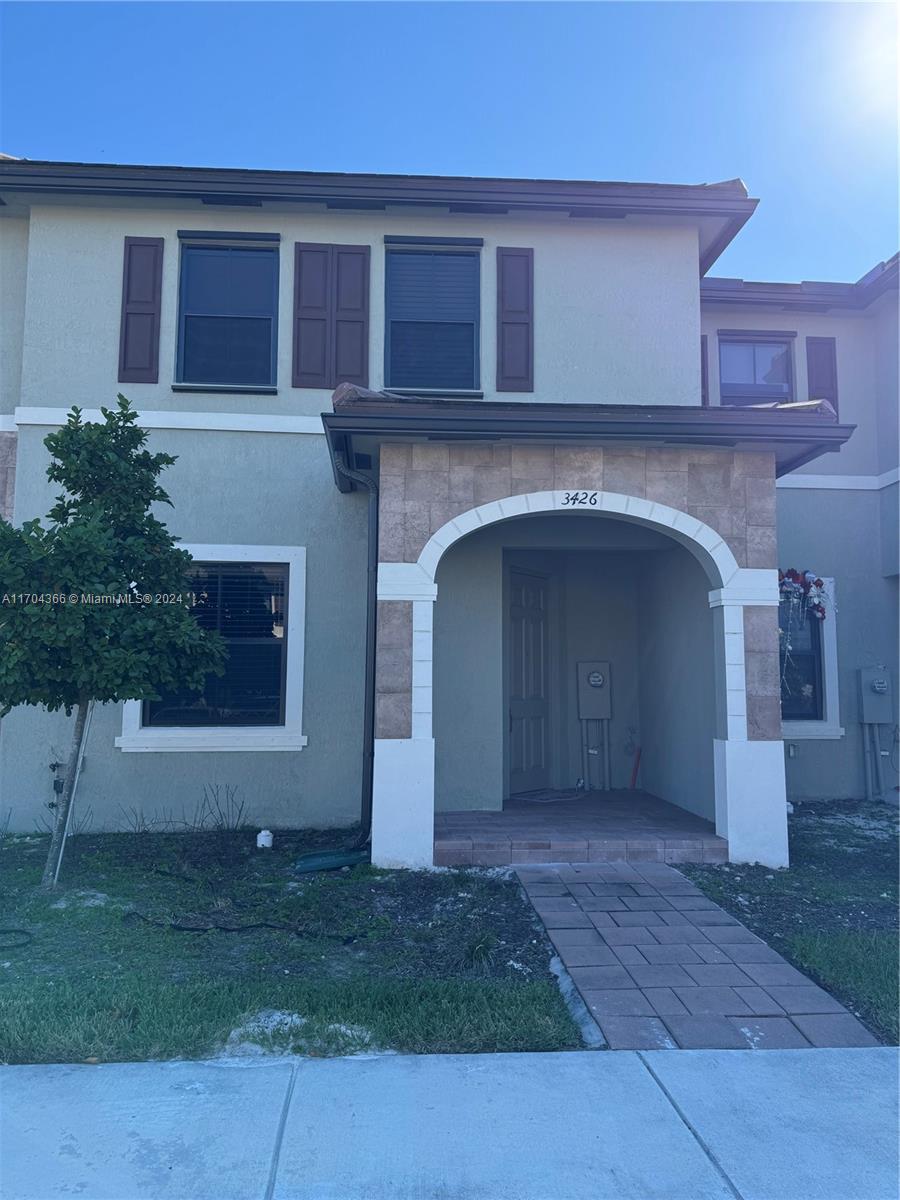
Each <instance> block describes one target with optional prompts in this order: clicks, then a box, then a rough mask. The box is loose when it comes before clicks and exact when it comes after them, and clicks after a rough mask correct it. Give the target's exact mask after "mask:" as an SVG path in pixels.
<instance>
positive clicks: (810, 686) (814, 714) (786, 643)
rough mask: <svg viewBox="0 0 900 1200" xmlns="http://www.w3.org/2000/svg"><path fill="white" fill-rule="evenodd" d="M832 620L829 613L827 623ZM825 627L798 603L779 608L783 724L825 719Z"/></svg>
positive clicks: (781, 605) (786, 604) (780, 605)
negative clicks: (823, 644)
mask: <svg viewBox="0 0 900 1200" xmlns="http://www.w3.org/2000/svg"><path fill="white" fill-rule="evenodd" d="M828 619H831V620H833V615H832V614H829V616H828V617H827V618H826V620H828ZM822 625H823V622H822V621H821V620H820V619H819V618H818V617H817V616H816V615H815V614H814V613H812V612H805V611H803V609H802V608H801V607H800V606H799V605H797V604H791V603H785V602H782V603H781V604H779V606H778V628H779V648H780V663H781V716H782V720H784V721H821V720H823V719H824V716H825V698H824V692H823V675H822Z"/></svg>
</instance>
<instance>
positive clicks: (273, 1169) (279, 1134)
mask: <svg viewBox="0 0 900 1200" xmlns="http://www.w3.org/2000/svg"><path fill="white" fill-rule="evenodd" d="M296 1079H297V1068H296V1066H293V1065H292V1066H291V1077H290V1079H289V1080H288V1085H287V1090H286V1091H285V1093H284V1101H283V1102H282V1105H281V1116H280V1117H279V1118H278V1128H277V1129H276V1131H275V1145H274V1147H273V1148H272V1162H271V1164H270V1166H269V1178H268V1180H267V1182H266V1190H265V1193H264V1195H263V1200H272V1197H273V1196H274V1195H275V1180H276V1178H277V1176H278V1160H279V1158H280V1157H281V1143H282V1142H283V1141H284V1130H285V1126H286V1125H287V1118H288V1112H289V1111H290V1107H291V1100H292V1099H293V1096H294V1083H295V1081H296Z"/></svg>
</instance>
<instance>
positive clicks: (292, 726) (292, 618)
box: [115, 543, 307, 754]
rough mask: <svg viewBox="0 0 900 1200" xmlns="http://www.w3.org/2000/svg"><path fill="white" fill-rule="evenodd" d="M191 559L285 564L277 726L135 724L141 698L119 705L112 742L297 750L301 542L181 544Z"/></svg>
mask: <svg viewBox="0 0 900 1200" xmlns="http://www.w3.org/2000/svg"><path fill="white" fill-rule="evenodd" d="M181 548H182V549H184V550H187V551H188V552H189V553H190V554H191V556H192V557H193V558H194V559H196V560H197V562H258V563H287V567H288V605H287V664H286V671H285V698H284V724H283V725H243V726H241V725H228V726H209V727H208V728H196V727H193V728H190V729H176V728H172V727H168V728H166V727H152V726H147V727H145V726H142V725H141V711H142V702H141V701H140V700H126V701H125V703H124V704H123V706H122V736H121V737H117V738H116V742H115V744H116V746H117V747H118V748H119V749H120V750H122V751H124V752H125V753H131V754H149V753H155V752H158V751H166V752H176V753H177V752H185V751H194V752H198V751H215V752H217V753H222V752H225V753H228V752H234V751H245V750H266V751H273V750H302V749H303V747H304V746H305V745H306V744H307V739H306V737H304V735H303V732H302V728H301V725H302V718H303V659H304V649H305V640H306V636H305V635H306V547H305V546H220V545H200V544H185V543H182V544H181Z"/></svg>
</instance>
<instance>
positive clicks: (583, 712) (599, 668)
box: [578, 662, 612, 721]
mask: <svg viewBox="0 0 900 1200" xmlns="http://www.w3.org/2000/svg"><path fill="white" fill-rule="evenodd" d="M610 688H611V685H610V679H609V663H608V662H580V663H579V664H578V716H579V718H580V719H581V720H582V721H606V720H608V719H609V718H610V717H611V716H612V705H611V701H610Z"/></svg>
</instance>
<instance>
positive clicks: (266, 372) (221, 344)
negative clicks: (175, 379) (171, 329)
mask: <svg viewBox="0 0 900 1200" xmlns="http://www.w3.org/2000/svg"><path fill="white" fill-rule="evenodd" d="M181 362H182V370H181V377H182V380H183V381H184V382H185V383H234V384H244V385H251V386H252V385H254V384H256V385H263V386H268V385H269V384H271V383H272V322H271V321H270V320H268V319H265V318H260V317H190V316H188V317H185V320H184V345H183V347H182V359H181Z"/></svg>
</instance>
